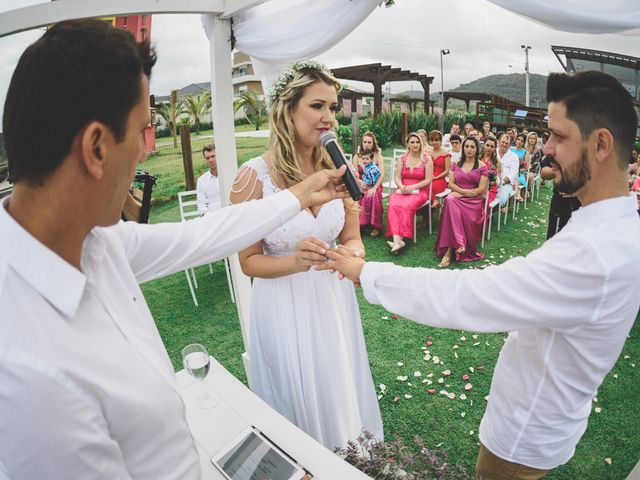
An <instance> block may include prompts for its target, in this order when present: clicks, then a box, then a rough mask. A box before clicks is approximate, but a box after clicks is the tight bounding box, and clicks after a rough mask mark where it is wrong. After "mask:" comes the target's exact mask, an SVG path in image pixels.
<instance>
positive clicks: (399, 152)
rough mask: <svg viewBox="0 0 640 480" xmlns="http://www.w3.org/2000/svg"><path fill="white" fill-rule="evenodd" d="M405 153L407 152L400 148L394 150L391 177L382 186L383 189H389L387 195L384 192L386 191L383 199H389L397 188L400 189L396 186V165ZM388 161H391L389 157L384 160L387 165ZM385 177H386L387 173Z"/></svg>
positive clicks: (390, 170) (390, 169)
mask: <svg viewBox="0 0 640 480" xmlns="http://www.w3.org/2000/svg"><path fill="white" fill-rule="evenodd" d="M405 151H406V150H402V149H400V148H395V149H394V150H393V159H392V160H391V168H389V176H388V177H387V181H386V182H384V183H383V184H382V187H383V189H384V188H386V189H387V191H386V193H385V192H384V190H383V192H382V197H383V198H386V197H388V196H389V195H391V194H392V193H393V192H395V190H396V188H398V186H397V185H396V179H395V175H396V163H398V159H399V158H400V156H402V154H403V153H404V152H405ZM387 160H389V157H385V158H384V161H385V163H386V162H387ZM385 175H386V171H385Z"/></svg>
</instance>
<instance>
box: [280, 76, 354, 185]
mask: <svg viewBox="0 0 640 480" xmlns="http://www.w3.org/2000/svg"><path fill="white" fill-rule="evenodd" d="M318 82H323V83H325V84H327V85H329V86H332V87H334V88H335V89H336V92H339V91H340V88H341V87H340V83H339V82H338V80H336V78H335V77H334V76H333V75H331V74H330V73H329V72H328V71H326V70H323V69H320V68H304V69H301V70H298V71H296V72H295V74H294V75H293V77H292V78H291V80H289V81H288V82H287V83H286V84H285V85H283V86H280V87H279V89H278V93H277V95H275V96H274V98H273V99H272V101H271V108H270V110H269V127H270V128H271V135H270V137H269V151H270V152H271V165H272V168H273V170H274V173H276V174H278V173H279V174H280V176H282V178H283V179H284V182H285V184H286V185H285V188H288V187H291V186H292V185H295V184H297V183H300V182H301V181H302V180H304V175H303V174H302V170H301V169H300V156H299V155H298V152H297V150H296V128H295V125H294V124H293V121H292V119H291V114H292V113H293V110H294V109H295V108H296V107H297V106H298V103H299V102H300V99H301V98H302V96H303V95H304V92H305V90H306V88H307V87H309V86H310V85H313V84H314V83H318ZM312 158H313V162H314V167H315V170H321V169H323V168H330V169H333V168H335V167H334V165H333V163H332V162H331V157H329V154H328V153H327V151H326V150H325V149H324V148H314V149H313V153H312Z"/></svg>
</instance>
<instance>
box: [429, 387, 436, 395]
mask: <svg viewBox="0 0 640 480" xmlns="http://www.w3.org/2000/svg"><path fill="white" fill-rule="evenodd" d="M427 393H428V394H429V395H433V394H434V393H436V389H435V388H430V389H429V390H427Z"/></svg>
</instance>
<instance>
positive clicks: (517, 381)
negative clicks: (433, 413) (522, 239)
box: [360, 196, 640, 470]
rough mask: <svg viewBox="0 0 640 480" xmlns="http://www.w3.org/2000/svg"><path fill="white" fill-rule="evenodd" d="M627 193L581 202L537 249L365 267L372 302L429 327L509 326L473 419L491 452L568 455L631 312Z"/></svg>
mask: <svg viewBox="0 0 640 480" xmlns="http://www.w3.org/2000/svg"><path fill="white" fill-rule="evenodd" d="M634 197H635V196H634ZM634 197H617V198H612V199H609V200H604V201H600V202H596V203H594V204H591V205H588V206H585V207H582V208H580V209H579V210H577V211H575V212H573V216H572V218H571V220H570V222H569V223H568V224H567V226H565V227H564V228H563V229H562V230H561V231H560V232H559V233H558V234H556V235H555V236H554V237H553V238H551V239H550V240H548V241H547V242H545V243H544V244H543V245H542V246H541V247H540V248H538V249H537V250H534V251H533V252H531V253H530V254H529V255H527V256H526V257H517V258H513V259H511V260H509V261H507V262H505V263H504V264H502V265H498V266H490V267H487V268H485V269H484V270H448V271H436V270H429V269H425V268H406V267H400V266H395V265H393V264H390V263H367V264H366V265H365V267H364V269H363V271H362V274H361V276H360V281H361V283H362V288H363V291H364V295H365V297H366V299H367V300H368V301H369V302H371V303H377V304H381V305H383V306H384V307H385V308H386V309H387V310H389V311H392V312H395V313H398V314H400V315H403V316H405V317H407V318H410V319H412V320H415V321H417V322H420V323H425V324H428V325H433V326H436V327H446V328H455V329H462V330H472V331H478V332H504V331H509V332H510V333H509V337H508V339H507V341H506V343H505V344H504V346H503V348H502V351H501V352H500V356H499V358H498V362H497V364H496V368H495V372H494V374H493V380H492V382H491V392H490V398H489V402H488V405H487V409H486V412H485V414H484V418H483V419H482V422H481V424H480V440H481V441H482V443H483V444H484V445H485V446H486V447H487V448H488V449H489V450H490V451H491V452H493V453H494V454H495V455H497V456H498V457H500V458H502V459H504V460H507V461H510V462H516V463H520V464H524V465H528V466H530V467H534V468H539V469H545V470H547V469H552V468H554V467H556V466H558V465H561V464H563V463H565V462H567V461H568V460H569V459H570V458H571V457H572V456H573V454H574V451H575V447H576V444H577V443H578V441H579V440H580V437H581V436H582V434H583V433H584V431H585V429H586V428H587V418H588V417H589V413H590V412H591V401H592V399H593V397H594V396H595V395H596V391H597V389H598V387H599V386H600V384H601V383H602V381H603V379H604V377H605V375H606V374H607V373H608V372H609V370H611V368H612V367H613V365H614V364H615V362H616V360H617V358H618V356H619V354H620V352H621V350H622V348H623V346H624V342H625V339H626V337H627V335H628V333H629V330H630V329H631V326H632V325H633V322H634V320H635V317H636V314H637V313H638V306H639V304H640V296H639V295H638V292H637V288H638V287H637V284H638V281H637V273H638V271H640V219H639V218H638V213H637V212H636V210H637V203H636V199H635V198H634ZM506 299H508V301H507V300H506Z"/></svg>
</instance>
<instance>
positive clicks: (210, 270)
mask: <svg viewBox="0 0 640 480" xmlns="http://www.w3.org/2000/svg"><path fill="white" fill-rule="evenodd" d="M209 273H211V274H213V266H212V265H211V264H209Z"/></svg>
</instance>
